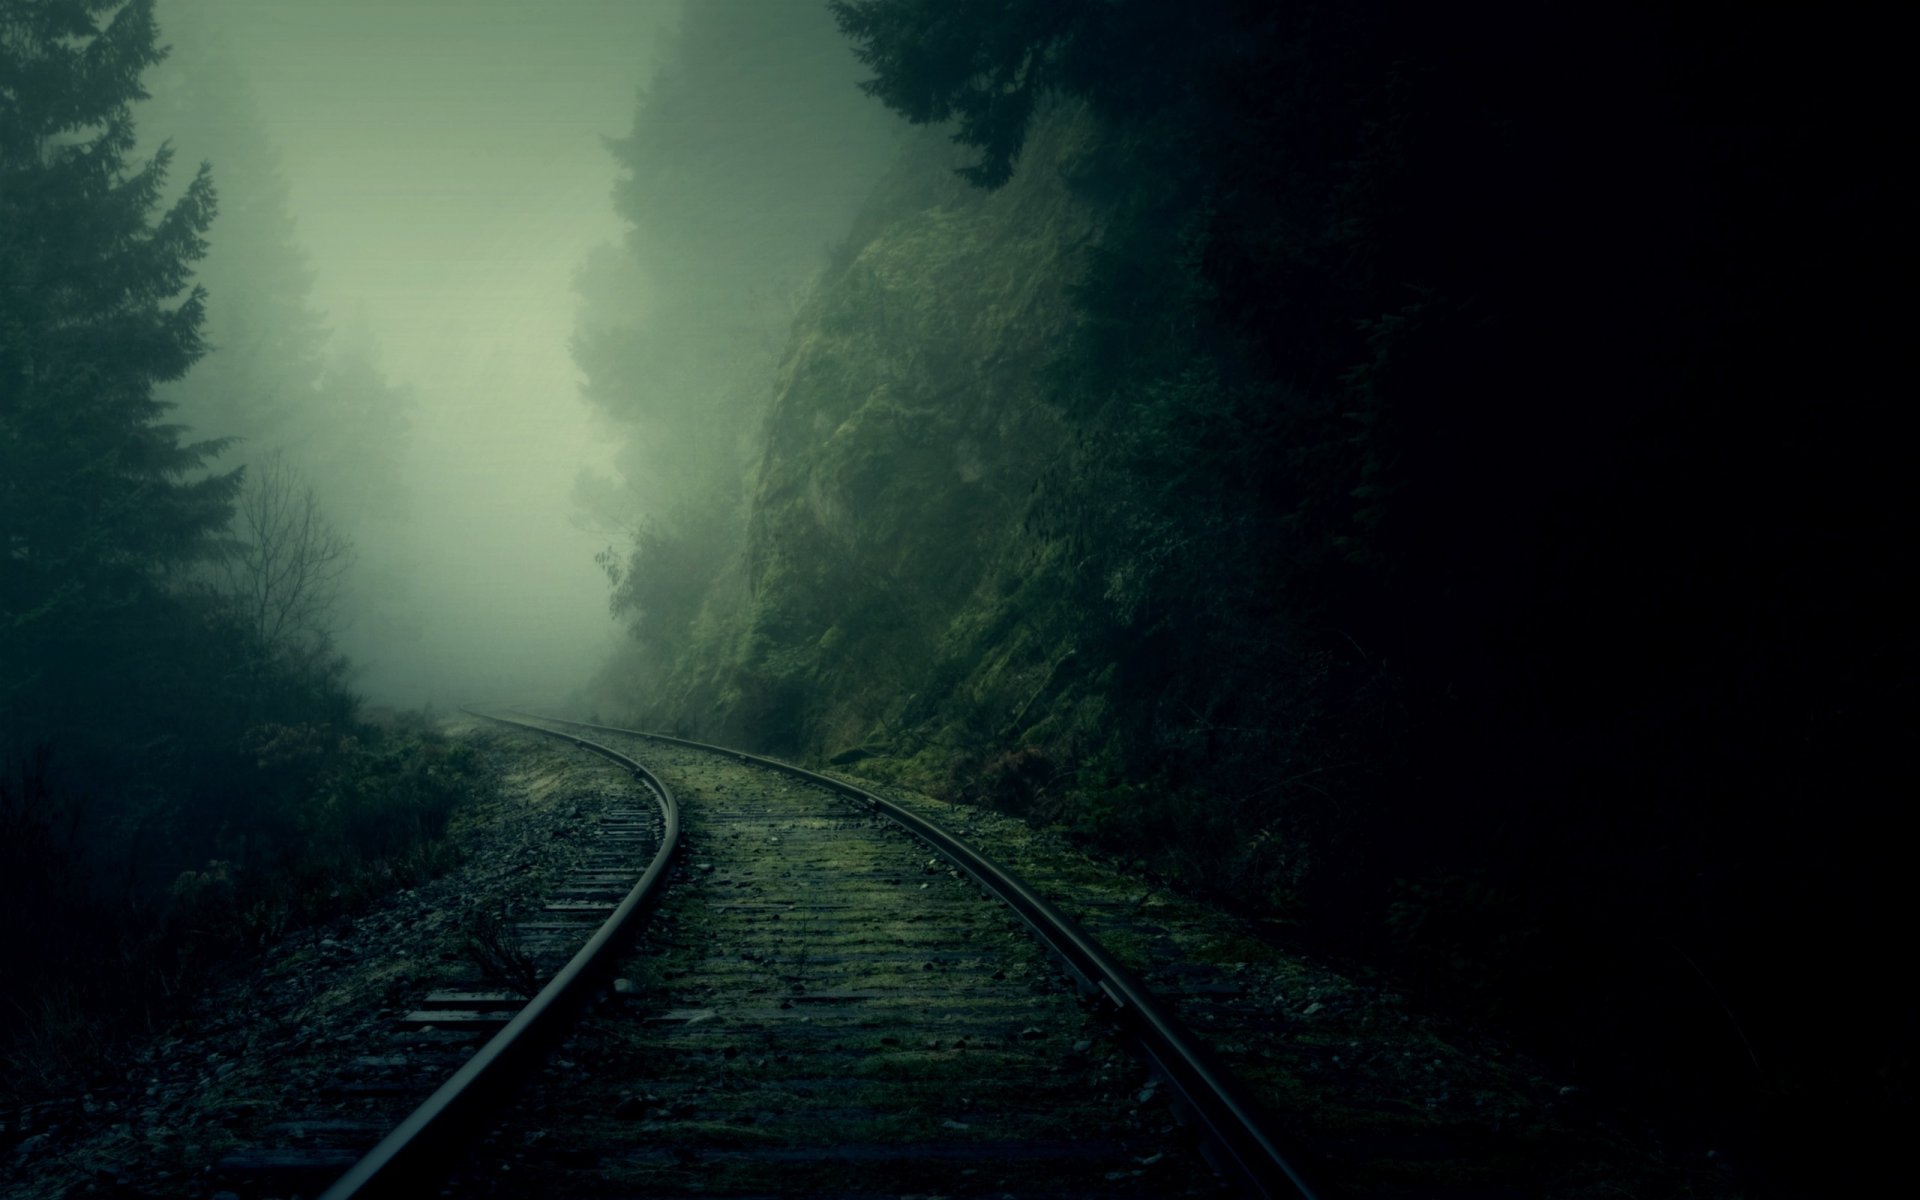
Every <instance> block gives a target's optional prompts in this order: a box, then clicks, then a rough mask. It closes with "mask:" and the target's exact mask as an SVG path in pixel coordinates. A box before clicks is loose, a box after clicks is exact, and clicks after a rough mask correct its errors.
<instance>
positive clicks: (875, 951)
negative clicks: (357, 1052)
mask: <svg viewBox="0 0 1920 1200" xmlns="http://www.w3.org/2000/svg"><path fill="white" fill-rule="evenodd" d="M490 719H492V720H496V721H501V722H503V723H506V724H510V725H515V726H518V727H520V728H522V729H527V730H538V731H539V732H541V733H544V734H547V735H549V736H554V737H560V738H564V739H566V740H568V741H571V742H574V743H575V744H577V745H579V746H581V747H582V748H583V749H586V750H590V751H592V752H594V753H597V754H599V755H601V756H602V757H604V758H606V759H607V760H609V761H610V762H612V763H614V764H615V765H616V766H618V767H619V768H620V769H621V770H624V771H627V772H629V773H631V774H632V775H633V776H634V778H635V780H636V784H637V786H638V787H640V788H643V789H644V792H645V794H646V795H648V796H649V798H650V799H652V800H653V801H654V805H655V808H656V809H657V811H656V812H654V813H653V815H652V816H651V817H649V816H648V815H647V814H648V810H645V809H642V808H639V807H637V806H624V807H618V808H614V809H612V810H610V811H609V812H606V813H603V814H600V817H599V823H598V825H597V826H596V829H597V831H598V833H599V835H600V837H599V839H596V840H600V841H602V842H603V844H602V845H600V846H599V847H597V848H596V849H595V850H594V851H593V852H592V853H591V854H589V855H588V856H587V857H585V858H583V859H582V861H581V862H580V863H579V864H578V870H577V872H576V874H575V875H574V876H573V877H572V878H571V879H570V880H569V881H568V882H567V883H566V884H565V885H564V886H563V887H562V888H560V889H558V890H557V891H556V893H555V894H554V895H552V896H550V897H549V899H548V901H547V904H546V906H545V907H546V909H547V911H546V912H545V913H544V914H542V916H541V917H540V918H538V919H536V920H532V921H528V922H523V923H522V924H521V926H520V927H519V929H518V930H517V931H516V933H517V935H518V936H519V937H520V938H521V939H522V940H523V944H527V945H531V946H533V947H535V948H536V949H537V951H538V953H539V954H542V955H544V956H546V963H544V964H543V965H550V964H551V963H552V962H553V961H555V960H557V959H558V958H559V957H560V956H561V953H562V951H563V950H564V949H565V948H566V946H567V945H569V944H573V945H580V943H581V939H580V938H579V937H578V936H577V934H578V932H579V931H580V930H582V929H583V928H585V927H586V926H585V922H586V920H587V919H588V918H593V919H598V918H599V917H602V916H606V917H609V918H612V920H609V922H608V926H607V927H603V928H601V929H599V930H598V931H597V932H595V933H594V934H593V935H592V937H591V939H590V942H591V944H586V945H580V949H579V950H578V952H577V953H575V954H574V955H573V957H572V958H571V959H569V960H568V961H567V963H566V966H565V967H564V968H563V969H561V970H560V972H559V973H558V974H557V975H556V976H555V977H554V979H553V981H552V982H550V983H549V984H548V985H547V986H546V987H545V988H544V989H542V990H541V991H540V993H539V995H538V996H537V997H536V998H535V999H534V1001H533V1002H531V1003H529V1004H528V1005H526V1006H525V1008H523V1009H521V1010H519V1011H518V1012H517V1013H510V1009H511V1005H510V1002H509V1001H510V998H509V997H507V996H504V995H500V994H497V993H490V994H488V995H486V996H485V997H484V1000H485V1003H482V1002H481V1001H482V999H483V997H482V994H481V991H480V989H477V988H476V989H473V990H472V991H471V992H470V993H468V994H465V995H462V994H461V993H460V992H459V991H458V990H456V989H447V990H446V991H444V992H443V993H442V994H441V995H439V996H437V997H433V998H430V999H431V1000H432V1002H434V1003H437V1004H439V1005H440V1007H438V1008H425V1009H422V1010H421V1011H419V1012H417V1013H414V1014H412V1015H411V1020H410V1022H409V1024H411V1026H412V1027H413V1028H412V1033H413V1036H415V1037H419V1036H422V1035H424V1034H431V1033H436V1032H437V1033H439V1034H441V1035H442V1036H445V1035H448V1034H451V1033H453V1032H455V1031H456V1030H468V1031H472V1032H474V1033H490V1034H491V1036H490V1038H489V1039H488V1040H487V1041H486V1043H485V1045H484V1046H483V1047H482V1048H481V1049H480V1051H479V1053H478V1054H476V1055H475V1056H474V1058H472V1059H471V1060H468V1062H467V1063H466V1064H465V1065H463V1066H461V1067H460V1068H459V1069H458V1070H457V1071H456V1072H453V1074H452V1078H450V1079H449V1081H448V1082H447V1083H446V1084H445V1085H444V1086H442V1087H441V1088H440V1089H439V1090H438V1091H437V1092H435V1093H434V1094H433V1096H432V1097H431V1098H430V1099H428V1100H427V1101H426V1102H425V1103H423V1104H421V1105H420V1107H419V1108H418V1109H416V1110H415V1111H414V1112H413V1113H412V1114H411V1115H410V1116H409V1117H407V1118H406V1120H405V1121H403V1122H402V1123H401V1124H400V1125H399V1126H398V1127H397V1128H395V1129H394V1131H393V1132H392V1134H391V1135H389V1136H388V1137H387V1138H386V1139H384V1140H383V1141H382V1142H381V1143H380V1145H379V1147H377V1148H376V1149H375V1150H374V1151H373V1152H371V1153H369V1154H367V1155H366V1156H365V1157H364V1158H362V1159H360V1161H359V1162H358V1163H357V1164H356V1165H355V1166H354V1167H353V1168H352V1169H351V1170H350V1171H349V1172H348V1173H347V1174H346V1175H345V1176H343V1177H342V1178H341V1179H340V1180H339V1181H338V1182H337V1183H336V1184H335V1185H334V1186H333V1187H332V1188H331V1189H330V1190H329V1191H328V1192H327V1193H326V1198H327V1200H346V1198H347V1197H358V1196H372V1195H419V1194H424V1193H427V1192H430V1191H431V1190H432V1187H433V1184H432V1183H431V1182H429V1180H433V1181H437V1180H438V1179H439V1178H440V1177H442V1174H443V1172H444V1171H445V1169H447V1167H448V1166H449V1165H450V1164H453V1163H454V1162H455V1159H456V1155H457V1151H458V1148H459V1146H460V1145H461V1144H462V1142H463V1141H464V1140H465V1139H468V1138H470V1137H471V1136H472V1135H473V1132H474V1130H475V1129H477V1128H479V1127H481V1126H482V1125H483V1124H486V1123H487V1122H488V1118H489V1117H491V1118H492V1119H491V1129H492V1132H491V1133H489V1134H488V1135H486V1137H485V1138H484V1140H483V1141H482V1143H481V1144H480V1145H479V1146H478V1147H477V1148H476V1149H475V1150H473V1151H472V1152H471V1153H469V1154H467V1155H465V1156H464V1158H463V1159H462V1160H461V1162H460V1165H458V1166H457V1168H456V1169H457V1172H458V1173H457V1174H456V1176H455V1177H454V1179H453V1180H452V1182H451V1183H450V1184H448V1185H446V1187H445V1190H444V1193H443V1194H454V1195H463V1196H465V1195H473V1196H483V1195H540V1196H628V1195H688V1194H695V1193H698V1194H705V1195H714V1194H720V1195H743V1196H744V1195H761V1196H764V1195H816V1194H817V1195H848V1196H851V1195H876V1196H877V1195H900V1194H914V1193H919V1194H928V1195H933V1194H938V1195H960V1194H990V1195H999V1194H1002V1193H1004V1192H1009V1191H1011V1192H1014V1193H1017V1194H1020V1195H1035V1194H1040V1195H1049V1196H1121V1195H1151V1196H1167V1195H1211V1194H1219V1193H1221V1192H1222V1191H1226V1190H1239V1191H1242V1192H1244V1193H1247V1194H1255V1195H1267V1196H1311V1195H1317V1194H1323V1193H1321V1192H1318V1191H1316V1190H1315V1189H1314V1187H1313V1186H1312V1185H1310V1184H1309V1183H1308V1182H1307V1181H1306V1180H1305V1178H1304V1177H1303V1176H1302V1175H1301V1173H1300V1172H1299V1170H1298V1169H1297V1167H1296V1166H1295V1165H1294V1162H1293V1160H1292V1159H1291V1158H1288V1157H1283V1156H1282V1155H1281V1153H1280V1151H1279V1150H1278V1149H1277V1148H1276V1146H1275V1145H1274V1142H1273V1140H1272V1138H1271V1136H1270V1135H1269V1134H1268V1133H1267V1132H1265V1129H1264V1127H1263V1125H1262V1124H1261V1122H1260V1120H1259V1118H1258V1116H1257V1114H1256V1113H1255V1112H1254V1110H1253V1109H1252V1108H1251V1106H1249V1105H1248V1104H1247V1103H1246V1102H1245V1101H1244V1100H1243V1099H1241V1097H1240V1094H1239V1092H1238V1090H1237V1089H1236V1088H1235V1086H1234V1085H1233V1083H1232V1081H1231V1080H1229V1079H1228V1078H1227V1077H1226V1076H1225V1074H1224V1072H1222V1071H1221V1070H1220V1068H1219V1067H1218V1066H1217V1065H1215V1064H1214V1063H1213V1062H1212V1060H1211V1059H1210V1058H1209V1056H1208V1055H1207V1054H1206V1053H1205V1052H1204V1051H1203V1050H1201V1049H1200V1048H1199V1047H1198V1045H1197V1043H1196V1041H1195V1039H1193V1038H1192V1037H1191V1035H1189V1034H1187V1033H1186V1032H1185V1031H1184V1030H1183V1029H1182V1028H1181V1027H1180V1026H1179V1024H1178V1023H1177V1022H1176V1021H1174V1020H1173V1019H1172V1018H1171V1017H1170V1016H1169V1015H1168V1013H1167V1011H1166V1010H1165V1009H1164V1007H1163V1006H1162V1005H1161V1004H1160V1003H1159V1002H1158V1001H1157V1000H1156V999H1155V998H1154V997H1153V996H1152V995H1151V994H1150V993H1148V992H1147V991H1146V989H1145V988H1143V987H1141V986H1140V985H1139V984H1138V983H1137V982H1136V981H1134V980H1133V979H1132V978H1131V977H1130V976H1128V975H1127V974H1126V972H1124V971H1123V970H1121V969H1120V968H1119V967H1118V966H1117V964H1115V963H1114V961H1113V960H1112V958H1111V956H1110V955H1108V954H1107V953H1106V952H1105V951H1104V950H1103V949H1101V947H1100V946H1099V945H1098V944H1097V943H1095V942H1094V941H1093V939H1092V938H1090V937H1088V936H1087V935H1086V934H1085V933H1084V931H1082V930H1080V929H1079V928H1078V927H1077V926H1075V925H1073V923H1072V922H1070V921H1068V920H1066V919H1065V918H1064V917H1062V916H1061V915H1060V914H1059V913H1058V912H1056V911H1055V910H1054V909H1053V908H1052V906H1051V905H1049V904H1048V903H1047V902H1046V901H1045V900H1044V899H1042V898H1041V897H1039V896H1038V895H1037V894H1035V893H1033V892H1032V890H1031V889H1029V888H1027V887H1026V886H1025V885H1024V884H1022V883H1021V882H1020V881H1019V880H1017V879H1014V878H1012V877H1011V876H1009V875H1007V873H1006V872H1004V871H1002V870H1001V869H1000V868H998V867H997V866H996V865H994V864H993V863H991V862H990V861H988V860H986V859H984V858H982V857H980V856H979V855H978V854H976V853H975V852H973V851H972V850H971V849H970V848H969V847H968V846H966V845H965V844H964V843H963V842H961V841H960V840H959V839H958V838H956V837H954V835H952V834H950V833H948V832H947V831H945V830H943V829H940V828H939V827H937V826H934V825H932V824H931V823H929V822H927V821H926V820H925V819H924V818H923V817H920V816H917V815H915V814H914V813H912V812H910V811H908V810H906V809H903V808H900V807H898V806H895V805H893V804H891V803H890V802H888V801H886V800H885V799H883V798H881V797H878V796H874V795H871V794H868V793H866V792H864V791H861V790H860V789H857V788H853V787H851V786H849V785H847V784H845V783H842V782H839V781H835V780H832V779H829V778H826V777H823V776H818V775H814V774H812V773H809V772H805V771H802V770H800V769H798V768H793V767H789V766H786V765H785V764H778V763H773V762H771V761H769V760H764V759H758V758H755V757H753V756H749V755H742V754H739V753H737V752H733V751H728V750H724V749H721V748H718V747H707V746H701V745H699V744H697V743H688V742H683V741H678V740H675V739H669V738H662V737H658V736H654V735H644V734H640V733H637V732H635V731H628V730H618V729H613V728H609V727H600V726H586V725H582V724H579V723H571V722H559V721H553V720H544V719H537V718H524V717H523V718H521V719H512V718H504V717H491V718H490ZM642 754H644V756H645V757H644V761H645V763H646V765H645V766H642V765H641V761H642V760H641V758H640V757H639V756H640V755H642ZM676 795H677V796H678V797H680V798H681V802H676ZM682 828H683V829H684V834H683V835H681V836H680V837H679V842H680V849H681V850H682V854H681V866H680V869H679V870H678V871H676V872H673V873H672V875H673V878H672V882H671V883H669V882H668V878H669V873H668V871H667V867H666V863H667V860H668V859H669V857H670V856H671V855H672V854H673V852H674V849H675V835H676V833H677V832H678V831H679V830H680V829H682ZM642 849H644V850H645V851H646V854H647V856H646V866H645V867H644V868H642V869H641V871H640V874H643V875H644V880H642V879H641V878H639V877H638V876H637V875H636V874H635V865H636V862H637V860H638V859H639V857H640V855H639V854H638V853H636V852H637V851H640V850H642ZM623 887H624V888H625V890H624V891H623V892H620V891H619V889H621V888H623ZM616 892H618V894H617V895H616ZM649 907H657V913H656V914H655V915H654V916H653V917H652V918H651V919H650V920H649V923H648V927H647V929H646V931H645V932H644V933H643V934H642V935H641V937H642V938H643V939H644V944H643V945H642V947H641V949H640V952H639V953H638V954H636V955H633V956H630V957H626V958H624V959H622V958H620V957H619V954H618V950H619V946H620V944H621V939H622V936H623V932H624V930H623V929H621V928H614V925H615V924H616V922H618V923H621V924H624V926H625V927H626V929H631V927H632V925H633V923H634V922H635V921H636V919H637V918H638V916H639V915H640V914H641V913H642V912H643V911H644V910H646V909H647V908H649ZM543 939H544V940H543ZM616 964H617V969H618V970H619V972H620V977H619V978H618V979H616V980H613V981H612V982H613V985H614V986H613V991H614V993H615V994H616V995H617V996H618V997H619V998H620V1003H618V1004H617V1005H614V1006H612V1007H611V1008H610V1009H602V1010H598V1011H595V1012H591V1013H588V1014H587V1015H586V1016H585V1017H584V1019H580V1020H577V1021H576V1018H577V1017H578V1016H579V1014H580V1013H581V1011H582V1009H583V1008H584V1007H585V1005H584V1003H583V1002H584V1001H585V1000H586V998H587V997H589V996H590V995H592V994H593V993H594V991H595V990H596V989H597V988H599V987H602V986H604V985H605V984H606V982H607V981H608V980H609V978H610V974H609V973H610V972H612V971H613V970H615V969H616ZM1063 968H1064V969H1063ZM509 1015H511V1020H506V1019H505V1018H507V1017H508V1016H509ZM496 1031H497V1032H496ZM449 1040H451V1039H449ZM556 1045H558V1046H559V1049H558V1050H557V1052H555V1053H554V1054H552V1055H550V1056H548V1055H547V1051H549V1050H550V1049H552V1048H553V1047H554V1046H556ZM1123 1050H1126V1051H1131V1053H1132V1055H1133V1056H1134V1057H1132V1058H1130V1057H1128V1056H1127V1055H1126V1054H1125V1053H1123ZM543 1056H545V1057H546V1058H547V1065H546V1066H544V1067H543V1068H541V1069H540V1070H537V1071H535V1070H534V1069H533V1068H534V1066H535V1064H536V1063H537V1062H538V1061H540V1060H541V1059H542V1057H543ZM362 1057H377V1056H362ZM1139 1060H1144V1065H1143V1063H1142V1062H1141V1061H1139ZM510 1096H511V1097H512V1099H511V1101H509V1100H508V1097H510ZM503 1104H504V1105H505V1107H506V1111H504V1112H503V1113H499V1114H498V1115H497V1116H493V1112H494V1110H495V1109H496V1108H498V1107H500V1106H502V1105H503ZM1176 1114H1177V1115H1178V1116H1179V1117H1180V1118H1182V1119H1183V1120H1184V1122H1185V1123H1186V1124H1187V1125H1188V1126H1190V1129H1178V1128H1176V1121H1175V1117H1176ZM1195 1134H1197V1135H1198V1136H1197V1137H1196V1136H1194V1135H1195ZM1203 1159H1204V1160H1205V1161H1203ZM1207 1162H1211V1163H1212V1164H1213V1165H1214V1166H1215V1167H1217V1168H1219V1171H1220V1174H1216V1173H1215V1171H1214V1170H1213V1169H1210V1168H1209V1167H1208V1166H1207V1165H1206V1163H1207ZM257 1194H263V1195H264V1194H267V1193H264V1192H261V1193H257Z"/></svg>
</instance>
